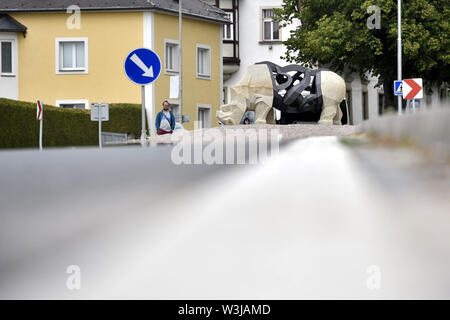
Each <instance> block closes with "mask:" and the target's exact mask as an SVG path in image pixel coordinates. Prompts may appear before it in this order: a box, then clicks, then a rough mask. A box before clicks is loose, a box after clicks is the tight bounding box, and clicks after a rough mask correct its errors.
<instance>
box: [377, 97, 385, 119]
mask: <svg viewBox="0 0 450 320" xmlns="http://www.w3.org/2000/svg"><path fill="white" fill-rule="evenodd" d="M383 113H384V93H381V92H379V93H378V114H379V115H382V114H383Z"/></svg>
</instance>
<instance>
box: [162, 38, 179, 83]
mask: <svg viewBox="0 0 450 320" xmlns="http://www.w3.org/2000/svg"><path fill="white" fill-rule="evenodd" d="M168 44H169V45H175V46H176V50H175V55H174V56H175V58H176V59H174V65H175V69H168V68H167V45H168ZM179 60H180V41H178V40H172V39H164V72H165V74H168V75H177V74H179V73H180V61H179Z"/></svg>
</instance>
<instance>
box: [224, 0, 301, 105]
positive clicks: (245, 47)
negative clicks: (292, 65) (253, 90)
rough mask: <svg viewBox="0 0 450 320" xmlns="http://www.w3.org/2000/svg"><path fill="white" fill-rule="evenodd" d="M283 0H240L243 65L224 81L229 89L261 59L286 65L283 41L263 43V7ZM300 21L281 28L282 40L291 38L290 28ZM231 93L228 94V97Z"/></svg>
mask: <svg viewBox="0 0 450 320" xmlns="http://www.w3.org/2000/svg"><path fill="white" fill-rule="evenodd" d="M281 3H282V2H281V0H258V1H250V0H241V1H239V41H240V46H239V47H240V58H241V66H240V68H239V71H238V72H236V73H234V74H233V75H232V76H231V78H230V79H229V80H227V81H225V83H224V87H226V88H227V89H228V91H229V89H230V88H231V87H232V86H234V85H235V84H236V83H238V82H239V80H240V79H241V78H242V77H243V76H244V75H245V73H246V71H247V67H248V66H250V65H253V64H255V63H256V62H260V61H266V60H268V61H271V62H273V63H276V64H278V65H285V64H286V61H284V60H282V59H281V58H280V57H281V56H284V53H285V50H286V47H285V46H284V45H283V44H281V43H263V42H262V41H261V40H262V38H261V32H262V31H261V21H262V17H261V9H262V8H263V7H281ZM298 24H299V21H297V22H296V23H294V24H293V25H291V26H288V27H286V28H284V29H282V30H281V37H282V40H283V41H285V40H287V39H288V38H289V33H290V30H292V29H295V27H296V26H297V25H298ZM229 96H230V95H229V94H228V97H229Z"/></svg>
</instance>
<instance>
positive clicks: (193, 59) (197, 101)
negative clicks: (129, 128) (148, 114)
mask: <svg viewBox="0 0 450 320" xmlns="http://www.w3.org/2000/svg"><path fill="white" fill-rule="evenodd" d="M154 19H155V20H154V28H155V41H154V48H155V50H156V52H157V53H158V54H159V56H160V57H161V60H162V63H163V65H164V46H165V44H164V39H171V40H178V38H179V36H178V17H177V16H173V15H167V14H160V13H155V16H154ZM221 28H222V26H221V25H220V24H216V23H210V22H207V21H202V20H195V19H189V18H185V19H183V114H189V115H190V122H189V123H184V124H183V125H184V127H185V128H186V129H188V130H192V129H194V121H195V120H197V105H210V106H211V112H210V114H211V124H212V126H216V125H217V124H218V122H217V121H216V119H215V114H216V111H217V110H218V109H219V108H220V101H221V100H220V97H221V90H220V88H221V72H222V70H221V61H222V56H221V52H220V51H221V50H220V48H221ZM197 44H202V45H208V46H210V47H211V80H203V79H198V78H197V73H196V68H197V56H196V54H197V53H196V52H197V51H196V50H197V48H196V45H197ZM169 93H170V76H169V75H167V74H164V71H163V72H162V74H161V76H160V78H159V79H158V81H157V82H156V85H155V108H156V110H155V111H156V112H158V111H160V109H161V103H162V101H163V100H165V99H169ZM176 101H178V100H176Z"/></svg>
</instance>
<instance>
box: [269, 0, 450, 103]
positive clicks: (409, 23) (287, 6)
mask: <svg viewBox="0 0 450 320" xmlns="http://www.w3.org/2000/svg"><path fill="white" fill-rule="evenodd" d="M373 5H376V6H377V8H379V9H380V13H381V25H380V27H381V28H379V29H376V28H375V29H371V28H369V27H368V20H371V18H370V17H371V16H372V14H373V13H372V12H370V10H369V13H368V12H367V11H368V8H369V7H371V6H373ZM275 14H276V17H277V19H278V20H279V21H281V22H282V25H286V24H288V23H292V22H293V20H294V19H300V21H301V26H300V27H298V28H297V29H296V30H293V31H292V32H291V34H290V38H289V39H288V40H287V41H286V42H285V44H286V46H287V52H286V56H285V57H284V58H285V59H286V60H287V61H288V62H295V63H304V64H307V65H309V66H311V65H317V64H318V65H319V66H327V67H328V68H330V69H333V70H334V71H336V72H343V71H344V69H345V68H349V69H350V70H351V71H354V72H358V73H359V74H360V76H361V78H362V79H365V78H366V75H367V74H372V75H374V76H378V77H379V85H383V87H384V93H385V106H386V107H389V106H394V105H395V104H394V95H393V82H394V80H397V79H396V78H397V1H396V0H376V1H374V0H345V1H342V0H301V1H298V0H283V5H282V8H280V9H278V10H275ZM449 35H450V2H449V1H442V0H405V1H403V5H402V38H403V41H402V44H403V78H404V79H406V78H410V77H417V78H424V80H425V85H426V87H427V88H428V90H431V86H432V85H434V84H437V85H440V84H442V83H443V82H449V79H450V40H449Z"/></svg>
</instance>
